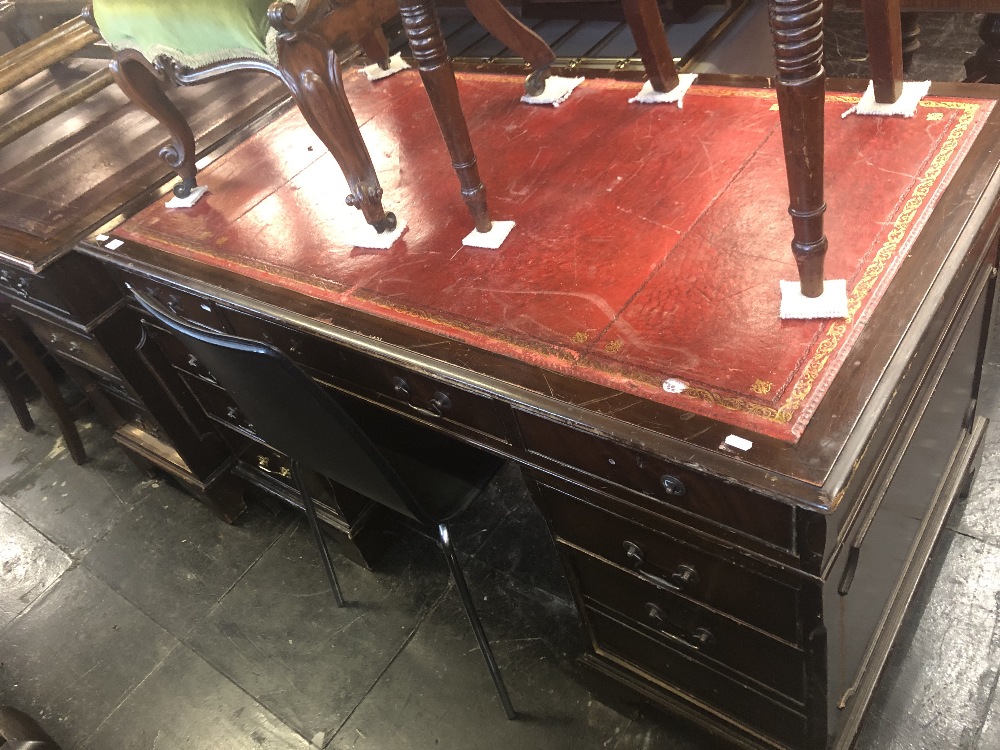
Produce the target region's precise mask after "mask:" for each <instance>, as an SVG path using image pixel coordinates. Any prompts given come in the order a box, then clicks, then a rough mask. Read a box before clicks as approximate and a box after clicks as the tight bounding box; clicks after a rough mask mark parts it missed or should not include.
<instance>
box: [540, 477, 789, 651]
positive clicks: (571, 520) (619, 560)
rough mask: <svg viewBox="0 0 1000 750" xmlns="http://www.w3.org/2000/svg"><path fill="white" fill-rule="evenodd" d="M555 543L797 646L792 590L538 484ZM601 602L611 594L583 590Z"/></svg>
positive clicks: (744, 568) (607, 511)
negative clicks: (655, 582)
mask: <svg viewBox="0 0 1000 750" xmlns="http://www.w3.org/2000/svg"><path fill="white" fill-rule="evenodd" d="M539 491H540V492H541V498H540V500H541V504H542V505H543V508H544V510H545V512H546V514H547V515H548V517H549V521H550V523H551V526H552V531H553V533H554V534H555V536H556V538H557V539H559V540H561V541H563V542H567V543H569V544H571V545H573V546H576V547H579V548H580V549H582V550H584V551H586V552H589V553H591V554H594V555H596V556H598V557H601V558H603V559H604V560H607V561H608V562H611V563H613V564H615V565H617V566H619V567H621V568H625V569H627V570H631V571H635V572H637V573H640V574H643V575H644V576H646V577H650V576H652V577H655V578H656V579H658V580H659V581H661V582H665V583H661V585H662V586H663V587H664V588H666V587H670V588H673V589H676V593H677V594H679V595H680V596H683V597H684V598H685V599H687V600H689V601H691V602H694V603H696V604H700V605H704V606H708V607H711V608H712V609H715V610H718V611H719V612H722V613H723V614H725V615H727V616H729V617H732V618H734V619H737V620H740V621H741V622H744V623H746V624H748V625H752V626H753V627H756V628H760V629H761V630H764V631H767V632H768V633H772V634H773V635H776V636H777V637H779V638H782V639H784V640H786V641H789V642H791V643H798V642H799V627H798V599H799V597H798V590H797V589H796V588H793V587H792V586H790V585H787V584H785V583H782V582H781V581H778V580H775V579H772V578H767V577H765V576H763V575H760V574H758V573H756V572H754V571H752V570H750V569H749V568H746V567H744V566H742V565H739V564H737V563H735V562H731V561H729V560H725V559H723V558H720V557H717V556H715V555H713V554H712V553H710V552H706V551H705V550H702V549H699V548H698V547H695V546H693V545H691V544H688V543H686V542H683V541H681V540H679V539H676V538H674V537H671V536H668V535H667V534H665V533H661V532H660V531H655V530H653V529H650V528H646V527H645V526H641V525H639V524H638V523H635V522H634V521H631V520H629V519H627V518H624V517H622V516H620V515H617V514H616V513H613V512H611V511H609V510H606V509H605V508H600V507H597V506H596V505H593V504H591V503H590V502H587V501H584V500H582V499H580V498H577V497H573V496H571V495H568V494H566V493H564V492H562V491H560V490H556V489H553V488H551V487H547V486H545V485H539ZM583 594H584V595H585V596H590V597H593V598H594V599H596V600H598V601H604V600H605V598H606V597H608V596H613V595H614V594H612V593H609V592H607V591H606V590H604V589H601V590H597V591H587V590H584V591H583Z"/></svg>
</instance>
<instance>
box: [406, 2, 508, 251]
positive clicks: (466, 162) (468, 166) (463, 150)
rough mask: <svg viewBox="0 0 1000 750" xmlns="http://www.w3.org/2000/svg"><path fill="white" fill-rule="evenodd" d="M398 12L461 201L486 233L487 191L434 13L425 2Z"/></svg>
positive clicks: (487, 215) (477, 224) (490, 225)
mask: <svg viewBox="0 0 1000 750" xmlns="http://www.w3.org/2000/svg"><path fill="white" fill-rule="evenodd" d="M399 11H400V14H401V15H402V18H403V28H404V29H405V30H406V37H407V39H408V40H409V42H410V50H411V51H412V52H413V58H414V59H415V60H416V62H417V69H418V70H419V71H420V77H421V78H422V79H423V82H424V88H425V89H426V90H427V96H428V97H429V98H430V100H431V106H432V107H433V109H434V115H435V117H437V121H438V125H439V126H440V128H441V135H443V136H444V141H445V144H446V145H447V147H448V153H449V154H451V163H452V166H453V167H454V168H455V173H456V174H457V175H458V181H459V184H460V185H461V186H462V198H463V199H464V200H465V204H466V206H468V208H469V213H471V214H472V218H473V221H475V224H476V229H477V230H479V231H480V232H488V231H489V230H490V229H491V227H492V222H491V221H490V216H489V212H488V211H487V208H486V188H485V187H484V186H483V181H482V179H481V178H480V177H479V167H478V166H477V165H476V154H475V152H474V151H473V150H472V139H471V138H470V137H469V127H468V125H467V124H466V122H465V115H464V114H463V113H462V105H461V102H460V101H459V98H458V84H457V83H456V81H455V71H454V70H453V69H452V67H451V61H450V60H449V59H448V54H447V52H446V51H445V47H444V37H443V36H442V34H441V27H440V25H439V23H438V18H437V13H436V12H435V10H434V6H433V5H431V4H430V3H429V2H427V1H426V0H403V1H402V2H401V3H400V6H399Z"/></svg>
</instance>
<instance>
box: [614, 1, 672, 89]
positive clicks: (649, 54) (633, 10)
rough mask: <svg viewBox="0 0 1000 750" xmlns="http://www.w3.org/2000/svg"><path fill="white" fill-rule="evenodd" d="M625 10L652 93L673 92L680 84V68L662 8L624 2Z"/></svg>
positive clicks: (623, 8) (646, 3) (650, 3)
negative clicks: (675, 62) (664, 26)
mask: <svg viewBox="0 0 1000 750" xmlns="http://www.w3.org/2000/svg"><path fill="white" fill-rule="evenodd" d="M622 10H623V11H625V20H626V21H627V22H628V26H629V29H630V30H631V31H632V38H633V39H634V40H635V46H636V49H638V50H639V57H641V58H642V66H643V67H644V68H645V69H646V75H647V76H649V81H650V83H651V84H652V85H653V90H654V91H660V92H666V91H670V90H671V89H673V88H674V87H675V86H676V85H677V83H678V78H677V68H676V67H675V66H674V56H673V55H672V54H671V52H670V45H669V44H668V43H667V32H666V29H664V28H663V18H662V17H661V16H660V8H659V5H658V4H657V2H656V0H622Z"/></svg>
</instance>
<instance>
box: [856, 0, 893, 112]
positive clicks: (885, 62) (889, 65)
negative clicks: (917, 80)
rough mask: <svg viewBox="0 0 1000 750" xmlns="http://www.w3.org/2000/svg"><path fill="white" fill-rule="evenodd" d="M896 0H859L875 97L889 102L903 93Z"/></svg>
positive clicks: (877, 99)
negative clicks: (862, 11)
mask: <svg viewBox="0 0 1000 750" xmlns="http://www.w3.org/2000/svg"><path fill="white" fill-rule="evenodd" d="M899 6H900V0H863V8H864V14H865V34H866V36H867V38H868V62H869V65H870V66H871V72H872V86H873V88H874V90H875V101H877V102H880V103H883V104H891V103H892V102H894V101H896V100H897V99H898V98H899V95H900V94H902V93H903V35H902V26H901V18H900V11H899Z"/></svg>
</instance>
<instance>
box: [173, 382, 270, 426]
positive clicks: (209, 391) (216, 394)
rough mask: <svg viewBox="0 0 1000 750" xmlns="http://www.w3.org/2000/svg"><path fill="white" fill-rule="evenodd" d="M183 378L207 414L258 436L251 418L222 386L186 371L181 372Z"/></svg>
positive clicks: (227, 424)
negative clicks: (248, 417)
mask: <svg viewBox="0 0 1000 750" xmlns="http://www.w3.org/2000/svg"><path fill="white" fill-rule="evenodd" d="M181 380H183V381H184V384H185V385H186V386H187V387H188V390H190V391H191V393H192V394H193V395H194V397H195V400H196V401H197V402H198V404H199V405H200V406H201V408H202V411H204V412H205V414H207V415H208V416H209V417H212V418H213V419H215V420H216V421H219V422H222V423H223V424H225V425H226V426H228V427H231V428H233V429H235V430H236V431H237V432H240V433H241V434H243V435H249V436H252V437H256V435H257V433H256V432H254V428H253V425H252V424H250V420H249V419H247V417H246V415H244V414H243V412H242V411H240V409H239V407H237V406H236V404H235V403H234V402H233V400H232V398H230V397H229V394H228V393H226V392H225V391H224V390H223V389H222V388H221V387H219V386H218V385H215V384H214V383H213V382H211V381H208V380H205V379H202V378H200V377H197V376H195V375H189V374H188V373H186V372H182V373H181Z"/></svg>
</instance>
